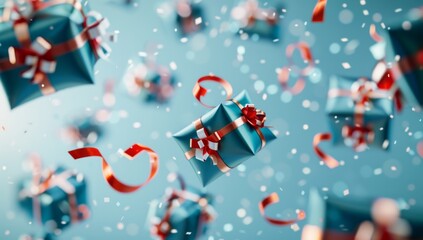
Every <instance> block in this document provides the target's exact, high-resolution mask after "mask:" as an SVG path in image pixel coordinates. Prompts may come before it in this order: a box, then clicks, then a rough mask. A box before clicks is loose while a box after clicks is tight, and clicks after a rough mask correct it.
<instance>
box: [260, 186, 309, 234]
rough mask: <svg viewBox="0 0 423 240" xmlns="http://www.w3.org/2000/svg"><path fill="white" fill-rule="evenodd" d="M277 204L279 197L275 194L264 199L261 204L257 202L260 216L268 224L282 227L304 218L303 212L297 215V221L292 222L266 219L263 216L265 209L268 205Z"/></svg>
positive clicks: (264, 215)
mask: <svg viewBox="0 0 423 240" xmlns="http://www.w3.org/2000/svg"><path fill="white" fill-rule="evenodd" d="M278 202H279V196H278V194H277V193H275V192H274V193H271V194H270V195H269V196H267V197H265V198H264V199H263V200H262V201H261V202H259V211H260V214H261V215H262V216H263V217H264V219H265V220H266V221H268V222H269V223H271V224H273V225H278V226H284V225H290V224H294V223H296V222H298V221H300V220H303V219H304V218H305V212H304V211H300V212H299V213H298V214H297V219H292V220H280V219H276V218H270V217H267V216H266V214H265V209H266V208H267V207H268V206H269V205H272V204H275V203H278Z"/></svg>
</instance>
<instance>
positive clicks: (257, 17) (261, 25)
mask: <svg viewBox="0 0 423 240" xmlns="http://www.w3.org/2000/svg"><path fill="white" fill-rule="evenodd" d="M231 16H232V18H233V19H234V20H235V21H236V25H237V28H238V31H237V32H238V33H240V34H243V33H246V34H248V35H249V36H251V35H258V36H259V37H261V38H266V39H270V40H274V39H278V38H279V24H278V23H279V13H278V12H277V11H276V10H275V9H272V8H269V9H261V8H260V7H259V3H258V2H257V0H246V1H245V2H241V3H240V4H239V5H238V6H236V7H235V8H234V9H233V10H232V12H231Z"/></svg>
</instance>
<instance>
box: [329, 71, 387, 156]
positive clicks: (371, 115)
mask: <svg viewBox="0 0 423 240" xmlns="http://www.w3.org/2000/svg"><path fill="white" fill-rule="evenodd" d="M361 80H364V79H361ZM361 80H360V79H357V78H348V77H332V78H331V79H330V84H329V88H330V90H329V96H328V100H327V105H326V112H327V114H328V116H329V124H330V130H331V133H332V139H333V143H334V144H339V143H342V142H344V141H345V137H344V136H343V130H344V127H345V126H347V127H351V128H353V127H358V126H357V124H356V119H355V118H356V116H357V114H356V111H357V109H356V108H357V102H356V101H357V100H358V99H355V98H354V94H355V93H354V91H355V90H354V87H355V86H357V84H358V83H359V82H360V81H361ZM366 82H368V83H369V84H371V86H374V87H375V90H376V91H380V93H381V95H386V97H374V98H373V97H370V99H369V100H368V101H367V102H366V104H365V107H364V111H363V112H362V116H363V122H362V126H361V127H364V128H368V129H369V130H371V131H372V132H373V134H374V137H373V141H371V142H367V144H368V145H369V146H379V147H383V148H387V147H388V146H389V145H387V144H386V143H388V142H386V141H387V140H388V139H389V128H390V125H391V121H392V120H391V118H390V115H391V114H392V113H393V101H392V98H391V97H390V92H388V91H385V90H380V89H378V88H377V86H376V84H375V83H374V82H371V81H366V80H364V84H367V83H366ZM331 91H341V92H346V93H348V92H349V93H350V94H344V95H342V94H341V95H339V96H331V94H330V93H331ZM364 91H366V90H364ZM357 97H358V98H360V97H363V96H360V95H357Z"/></svg>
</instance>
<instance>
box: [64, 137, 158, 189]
mask: <svg viewBox="0 0 423 240" xmlns="http://www.w3.org/2000/svg"><path fill="white" fill-rule="evenodd" d="M144 151H145V152H147V154H148V155H149V159H150V174H149V176H148V178H147V180H145V181H144V182H143V183H141V184H138V185H128V184H125V183H123V182H121V181H120V180H119V179H117V178H116V176H115V174H114V173H113V170H112V168H111V167H110V165H109V164H108V163H107V161H106V159H105V158H104V157H103V155H102V154H101V152H100V151H99V150H98V149H97V148H93V147H85V148H79V149H75V150H71V151H69V154H70V155H71V156H72V157H73V158H74V159H75V160H78V159H81V158H87V157H100V158H101V159H102V171H103V176H104V178H105V180H106V182H107V183H108V184H109V185H110V187H112V188H113V189H114V190H116V191H118V192H121V193H131V192H135V191H137V190H138V189H140V188H142V187H144V186H145V185H147V184H148V183H149V182H150V181H151V180H152V179H153V178H154V177H155V176H156V174H157V172H158V170H159V157H158V155H157V154H156V152H155V151H153V150H152V149H151V148H149V147H147V146H144V145H141V144H134V145H132V147H130V148H128V149H127V150H125V151H124V152H122V155H123V156H125V157H126V158H128V159H129V160H132V159H133V158H134V157H135V156H137V155H138V154H139V153H141V152H144Z"/></svg>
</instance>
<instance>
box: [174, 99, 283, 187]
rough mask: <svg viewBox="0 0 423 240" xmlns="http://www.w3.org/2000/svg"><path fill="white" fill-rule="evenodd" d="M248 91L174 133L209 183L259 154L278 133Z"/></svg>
mask: <svg viewBox="0 0 423 240" xmlns="http://www.w3.org/2000/svg"><path fill="white" fill-rule="evenodd" d="M265 120H266V114H265V113H264V112H263V111H260V110H258V109H257V108H256V107H255V106H254V104H252V103H251V100H250V98H249V96H248V94H247V92H245V91H243V92H242V93H241V94H239V95H238V96H237V97H235V98H233V99H231V100H228V101H226V102H224V103H222V104H220V105H219V106H217V107H215V108H214V109H213V110H211V111H210V112H208V113H207V114H205V115H204V116H202V117H201V118H200V119H197V120H196V121H194V122H193V123H192V124H190V125H189V126H187V127H186V128H184V129H183V130H181V131H180V132H178V133H176V134H175V135H174V138H175V139H176V141H177V142H178V144H179V146H180V147H181V149H182V150H183V151H184V153H185V157H186V159H187V160H189V162H190V163H191V165H192V167H193V168H194V170H195V172H196V173H197V175H198V177H199V178H200V180H201V182H202V184H203V185H204V186H205V185H207V184H209V183H210V182H212V181H213V180H215V179H216V178H218V177H220V176H222V175H223V174H225V173H226V172H228V171H230V170H231V169H232V168H234V167H236V166H238V165H239V164H241V163H242V162H244V161H246V160H247V159H249V158H251V157H252V156H254V155H256V154H257V153H258V152H259V151H260V150H261V149H262V148H263V147H264V146H265V145H266V143H269V142H270V141H272V140H274V139H276V136H275V135H274V133H273V132H272V131H271V130H270V129H269V128H268V127H265V126H264V122H265Z"/></svg>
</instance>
